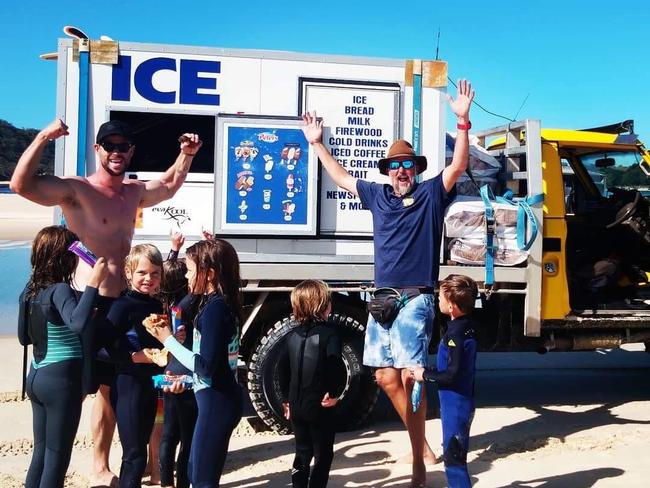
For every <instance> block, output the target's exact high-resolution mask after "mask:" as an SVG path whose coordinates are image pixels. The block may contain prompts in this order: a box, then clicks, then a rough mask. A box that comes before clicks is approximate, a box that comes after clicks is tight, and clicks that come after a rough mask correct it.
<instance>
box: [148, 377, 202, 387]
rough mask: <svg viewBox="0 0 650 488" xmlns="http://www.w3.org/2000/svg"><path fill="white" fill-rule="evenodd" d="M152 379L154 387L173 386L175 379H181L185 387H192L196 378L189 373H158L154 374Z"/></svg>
mask: <svg viewBox="0 0 650 488" xmlns="http://www.w3.org/2000/svg"><path fill="white" fill-rule="evenodd" d="M151 379H152V380H153V386H154V388H162V387H164V386H172V385H173V384H174V382H175V381H179V382H180V383H181V384H182V385H183V386H184V387H185V388H192V385H193V384H194V379H193V378H192V377H191V376H190V375H188V374H181V375H169V374H157V375H156V376H152V377H151Z"/></svg>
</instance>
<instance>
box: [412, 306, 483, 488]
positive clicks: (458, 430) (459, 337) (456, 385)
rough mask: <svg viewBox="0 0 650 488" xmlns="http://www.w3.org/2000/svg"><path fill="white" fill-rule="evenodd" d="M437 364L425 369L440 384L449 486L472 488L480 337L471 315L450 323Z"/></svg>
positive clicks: (425, 373) (431, 379)
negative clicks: (469, 461)
mask: <svg viewBox="0 0 650 488" xmlns="http://www.w3.org/2000/svg"><path fill="white" fill-rule="evenodd" d="M436 363H437V364H436V366H437V370H429V369H427V370H425V372H424V379H425V380H427V381H433V382H435V383H437V384H438V396H439V398H440V419H441V420H442V447H443V452H444V461H445V474H446V475H447V484H448V485H449V488H465V487H468V486H471V481H470V478H469V473H468V472H467V452H468V449H469V429H470V426H471V425H472V419H473V418H474V376H475V368H476V367H475V364H476V338H475V332H474V321H473V319H472V318H471V317H470V316H468V315H464V316H462V317H458V318H457V319H455V320H451V321H450V322H449V323H448V324H447V331H446V333H445V334H444V335H443V337H442V339H441V340H440V345H439V346H438V356H437V361H436Z"/></svg>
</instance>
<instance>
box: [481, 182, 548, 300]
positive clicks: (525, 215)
mask: <svg viewBox="0 0 650 488" xmlns="http://www.w3.org/2000/svg"><path fill="white" fill-rule="evenodd" d="M481 199H482V200H483V205H484V206H485V286H486V287H491V286H492V285H494V252H495V251H496V246H495V245H494V234H495V230H496V220H495V218H494V208H493V207H492V203H491V202H492V201H496V202H498V203H506V204H508V205H514V206H516V207H517V247H518V248H519V249H520V250H522V251H527V250H528V249H530V246H532V245H533V242H534V241H535V239H536V238H537V232H538V224H537V219H536V218H535V214H534V213H533V209H532V208H531V205H535V204H538V203H542V202H543V201H544V195H543V194H541V193H540V194H538V195H532V196H529V197H525V198H520V199H517V200H515V199H514V194H513V193H512V191H511V190H507V191H506V192H505V193H504V194H503V196H502V197H495V196H494V194H493V193H492V190H491V189H490V187H489V185H483V186H482V187H481ZM527 222H529V223H530V238H529V239H528V240H526V224H527Z"/></svg>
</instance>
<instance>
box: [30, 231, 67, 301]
mask: <svg viewBox="0 0 650 488" xmlns="http://www.w3.org/2000/svg"><path fill="white" fill-rule="evenodd" d="M77 240H79V238H78V237H77V236H76V235H75V233H74V232H71V231H70V230H68V229H66V228H65V227H63V226H60V225H51V226H49V227H44V228H43V229H41V230H40V231H39V232H38V234H36V237H35V238H34V242H33V244H32V257H31V262H32V274H31V276H30V277H29V282H28V283H27V296H28V297H33V296H34V295H36V294H37V293H38V292H39V291H41V290H43V289H45V288H47V287H48V286H51V285H54V284H56V283H67V284H70V283H72V275H73V274H74V271H75V269H76V267H77V261H78V258H77V256H76V255H75V254H73V253H72V252H71V251H68V247H70V244H72V243H73V242H74V241H77Z"/></svg>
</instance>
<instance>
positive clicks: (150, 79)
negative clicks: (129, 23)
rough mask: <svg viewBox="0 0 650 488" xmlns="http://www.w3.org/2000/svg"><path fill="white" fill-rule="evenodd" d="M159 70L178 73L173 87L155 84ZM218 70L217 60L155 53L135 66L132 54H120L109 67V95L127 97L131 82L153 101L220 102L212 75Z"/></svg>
mask: <svg viewBox="0 0 650 488" xmlns="http://www.w3.org/2000/svg"><path fill="white" fill-rule="evenodd" d="M161 71H171V72H174V73H177V78H176V80H177V83H176V87H175V89H169V88H167V89H165V88H162V87H161V86H157V84H156V83H155V79H156V78H157V75H158V74H159V73H160V72H161ZM218 73H221V62H220V61H209V60H201V59H174V58H164V57H156V58H149V59H146V60H144V61H142V62H140V63H139V64H137V65H136V66H134V62H133V58H132V57H131V56H120V57H119V58H118V62H117V64H114V65H113V68H112V89H111V98H112V99H113V100H115V101H123V102H128V101H130V100H131V87H132V86H133V87H135V90H136V91H137V92H138V93H139V94H140V96H141V97H142V98H144V99H146V100H149V101H150V102H154V103H162V104H171V103H176V102H178V103H179V104H181V105H220V95H219V94H218V93H216V89H217V78H216V77H215V76H214V75H216V74H218ZM132 81H133V83H131V82H132ZM206 92H208V93H206Z"/></svg>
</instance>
